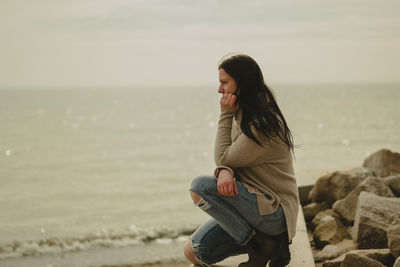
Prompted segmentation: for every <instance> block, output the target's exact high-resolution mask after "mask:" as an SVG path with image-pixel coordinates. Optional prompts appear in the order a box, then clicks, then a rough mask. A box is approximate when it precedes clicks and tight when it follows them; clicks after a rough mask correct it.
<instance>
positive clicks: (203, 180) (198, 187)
mask: <svg viewBox="0 0 400 267" xmlns="http://www.w3.org/2000/svg"><path fill="white" fill-rule="evenodd" d="M216 183H217V180H216V179H215V178H214V177H213V176H199V177H196V178H195V179H193V181H192V184H191V186H190V191H191V192H195V193H200V192H203V191H204V190H205V189H207V188H209V187H212V186H214V185H216Z"/></svg>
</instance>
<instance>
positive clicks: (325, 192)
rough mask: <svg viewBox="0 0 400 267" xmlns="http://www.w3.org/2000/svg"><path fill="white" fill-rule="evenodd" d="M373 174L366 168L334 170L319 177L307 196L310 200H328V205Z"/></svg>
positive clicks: (319, 201)
mask: <svg viewBox="0 0 400 267" xmlns="http://www.w3.org/2000/svg"><path fill="white" fill-rule="evenodd" d="M369 176H375V174H374V172H373V171H372V170H370V169H367V168H356V169H352V170H349V171H335V172H333V173H330V174H327V175H324V176H322V177H320V178H319V179H318V180H317V181H316V183H315V185H314V186H313V188H312V189H311V191H310V193H309V195H308V198H309V199H310V200H311V202H318V203H321V202H325V201H326V202H328V204H329V205H331V204H332V203H334V202H335V201H336V200H339V199H342V198H344V197H345V196H347V194H349V193H350V192H351V190H353V189H354V188H355V187H356V186H357V185H358V184H359V183H360V182H361V181H362V180H364V179H365V178H366V177H369Z"/></svg>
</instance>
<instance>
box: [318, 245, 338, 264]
mask: <svg viewBox="0 0 400 267" xmlns="http://www.w3.org/2000/svg"><path fill="white" fill-rule="evenodd" d="M339 253H340V249H339V248H338V247H337V246H335V245H326V246H325V247H324V248H323V249H322V250H321V251H318V252H317V253H315V254H314V261H315V262H323V261H326V260H329V259H334V258H336V257H337V256H339Z"/></svg>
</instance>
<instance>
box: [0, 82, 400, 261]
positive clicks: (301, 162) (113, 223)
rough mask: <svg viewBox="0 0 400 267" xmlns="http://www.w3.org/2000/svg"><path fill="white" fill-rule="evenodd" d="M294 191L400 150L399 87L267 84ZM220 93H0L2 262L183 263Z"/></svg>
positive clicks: (210, 163) (209, 169) (208, 166)
mask: <svg viewBox="0 0 400 267" xmlns="http://www.w3.org/2000/svg"><path fill="white" fill-rule="evenodd" d="M271 89H272V91H273V93H274V95H275V97H276V99H277V102H278V104H279V106H280V107H281V110H282V112H283V114H284V116H285V118H286V120H287V123H288V125H289V127H290V129H291V130H292V133H293V137H294V140H295V145H296V148H295V161H294V164H295V171H296V177H297V182H298V185H299V186H302V185H309V184H313V183H314V182H315V181H316V179H318V177H320V176H322V175H324V174H326V173H329V172H332V171H335V170H347V169H350V168H355V167H360V166H362V163H363V161H364V159H365V158H366V157H367V156H368V155H370V154H371V153H373V152H375V151H377V150H379V149H382V148H386V149H390V150H392V151H396V152H400V111H399V105H400V84H320V85H316V84H314V85H305V84H301V85H295V84H280V85H274V86H271ZM216 91H217V88H216V87H213V86H204V87H201V86H199V87H132V88H11V89H7V88H3V89H0V266H33V267H35V266H45V267H56V266H57V267H58V266H83V267H86V266H94V267H98V266H130V265H132V266H133V265H135V264H136V265H141V264H146V263H147V264H150V263H168V262H178V261H182V260H183V254H182V246H183V243H184V242H185V241H186V240H187V237H188V235H190V234H191V233H192V232H193V231H194V230H195V229H196V228H197V227H198V226H199V225H200V224H201V223H203V222H205V221H206V220H207V219H208V216H207V215H206V214H204V213H203V212H201V211H200V210H199V209H197V208H195V206H194V205H193V203H192V201H191V199H190V196H189V192H188V188H189V186H190V183H191V180H192V179H193V178H195V177H196V176H199V175H203V174H212V173H213V170H214V167H215V165H214V160H213V145H214V138H215V134H216V129H217V124H218V117H219V103H218V101H219V96H218V94H217V92H216Z"/></svg>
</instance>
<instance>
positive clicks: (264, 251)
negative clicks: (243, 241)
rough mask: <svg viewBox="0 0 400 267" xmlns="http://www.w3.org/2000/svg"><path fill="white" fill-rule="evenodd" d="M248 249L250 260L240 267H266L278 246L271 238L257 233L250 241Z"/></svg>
mask: <svg viewBox="0 0 400 267" xmlns="http://www.w3.org/2000/svg"><path fill="white" fill-rule="evenodd" d="M248 248H249V251H248V254H249V260H248V261H247V262H242V263H241V264H239V267H265V266H266V265H267V263H268V262H269V260H270V259H271V258H272V257H273V256H274V255H275V253H276V251H277V249H278V244H277V242H276V241H275V240H274V239H273V238H272V237H271V236H269V235H266V234H263V233H261V232H257V234H256V235H255V236H254V237H253V238H252V239H251V240H250V241H249V244H248Z"/></svg>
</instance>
